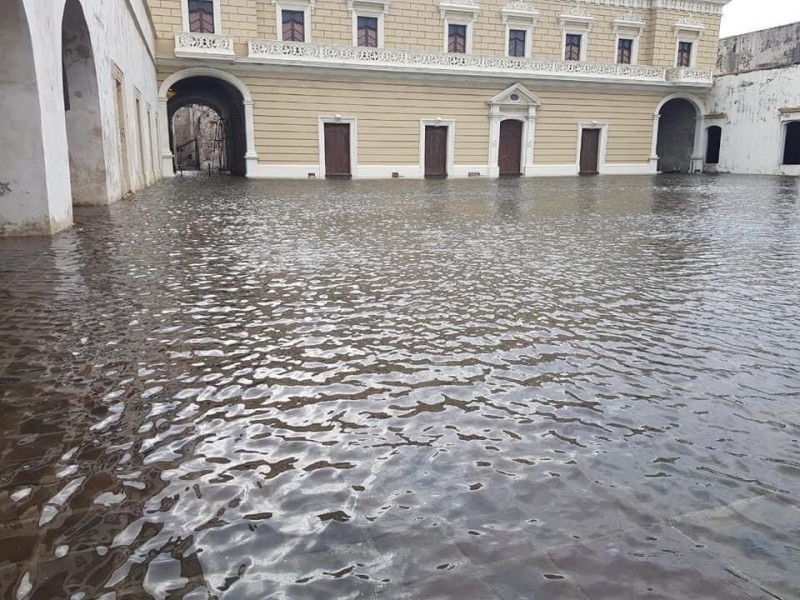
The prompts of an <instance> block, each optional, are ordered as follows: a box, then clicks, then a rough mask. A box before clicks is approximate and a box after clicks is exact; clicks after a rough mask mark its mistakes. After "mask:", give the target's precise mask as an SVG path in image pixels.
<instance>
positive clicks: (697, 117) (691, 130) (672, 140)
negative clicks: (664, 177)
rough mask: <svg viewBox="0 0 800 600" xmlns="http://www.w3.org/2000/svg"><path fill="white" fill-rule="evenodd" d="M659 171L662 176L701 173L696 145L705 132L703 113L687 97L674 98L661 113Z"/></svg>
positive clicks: (665, 104)
mask: <svg viewBox="0 0 800 600" xmlns="http://www.w3.org/2000/svg"><path fill="white" fill-rule="evenodd" d="M657 115H658V136H657V139H658V142H657V145H656V155H657V156H658V170H659V171H660V172H662V173H692V172H694V171H696V170H700V169H699V167H698V166H697V165H696V163H697V161H698V160H699V161H702V156H699V157H698V154H699V151H698V146H697V143H698V141H699V137H700V135H699V134H698V128H700V131H702V127H701V125H702V124H701V123H700V121H701V119H702V110H701V109H698V105H697V104H695V103H694V102H692V101H690V100H689V99H687V98H671V99H668V100H666V101H665V102H663V103H662V104H661V106H660V107H659V110H658V113H657Z"/></svg>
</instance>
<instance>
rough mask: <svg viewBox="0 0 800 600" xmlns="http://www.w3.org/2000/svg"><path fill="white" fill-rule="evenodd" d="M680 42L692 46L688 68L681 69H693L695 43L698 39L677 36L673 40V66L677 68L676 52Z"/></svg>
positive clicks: (695, 63) (695, 51) (695, 60)
mask: <svg viewBox="0 0 800 600" xmlns="http://www.w3.org/2000/svg"><path fill="white" fill-rule="evenodd" d="M682 42H686V43H689V44H691V45H692V52H691V54H689V66H688V67H683V68H684V69H694V68H695V65H697V42H698V38H696V37H691V36H678V38H677V39H676V40H675V59H674V62H675V66H676V67H678V50H679V49H680V45H681V43H682Z"/></svg>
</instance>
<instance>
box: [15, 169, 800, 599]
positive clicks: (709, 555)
mask: <svg viewBox="0 0 800 600" xmlns="http://www.w3.org/2000/svg"><path fill="white" fill-rule="evenodd" d="M799 185H800V184H798V181H797V180H796V179H782V178H766V177H750V178H746V177H732V176H731V177H716V178H714V177H703V176H695V177H670V176H660V177H655V178H650V177H640V178H639V177H625V178H615V177H606V178H591V179H585V178H583V179H578V178H575V179H562V180H556V179H533V180H501V181H487V180H482V181H478V180H472V181H443V182H424V181H384V182H369V181H356V182H325V181H309V182H264V181H261V182H257V181H246V180H237V179H210V180H209V179H206V178H187V179H176V180H173V181H169V182H164V183H162V184H159V185H157V186H155V187H153V188H151V189H150V190H148V191H146V192H143V193H141V194H138V195H136V196H134V197H133V198H131V199H130V200H127V201H124V202H121V203H118V204H116V205H114V206H112V207H110V208H93V209H85V208H81V209H79V210H78V211H77V213H76V226H75V228H74V229H73V230H70V231H67V232H65V233H62V234H60V235H58V236H56V237H54V238H52V239H44V238H41V239H16V240H12V239H5V240H0V314H2V320H1V321H0V416H1V417H2V418H1V419H0V598H3V599H5V598H11V599H14V600H23V599H29V598H30V599H55V598H59V599H60V598H69V599H71V600H91V599H101V600H111V599H116V600H122V599H127V600H132V599H139V598H159V599H161V598H187V599H203V600H205V599H210V598H218V599H222V598H225V599H237V600H238V599H251V598H253V599H264V598H286V599H292V600H294V599H333V598H336V599H339V598H343V599H345V598H380V599H387V600H394V599H415V600H416V599H425V600H427V599H439V598H441V599H475V600H496V599H503V600H506V599H513V600H522V599H525V600H530V599H544V600H587V599H588V600H599V599H603V600H621V599H639V598H646V599H664V600H677V599H684V598H686V599H703V600H706V599H712V600H716V599H719V600H732V599H740V598H741V599H761V598H766V599H774V598H779V599H782V600H788V599H797V598H800V500H798V498H800V300H799V299H800V187H799Z"/></svg>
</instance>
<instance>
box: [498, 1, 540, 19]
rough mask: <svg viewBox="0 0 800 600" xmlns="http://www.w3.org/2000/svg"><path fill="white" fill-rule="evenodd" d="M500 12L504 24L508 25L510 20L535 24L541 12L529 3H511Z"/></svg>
mask: <svg viewBox="0 0 800 600" xmlns="http://www.w3.org/2000/svg"><path fill="white" fill-rule="evenodd" d="M500 12H501V14H502V15H503V23H504V24H507V23H508V22H509V20H512V21H518V22H523V23H528V24H533V23H535V22H536V19H537V17H538V16H539V11H538V10H536V8H534V6H533V5H532V4H529V3H528V2H509V3H508V5H507V6H506V7H505V8H504V9H503V10H502V11H500Z"/></svg>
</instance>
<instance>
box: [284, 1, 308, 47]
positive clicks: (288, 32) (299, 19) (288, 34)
mask: <svg viewBox="0 0 800 600" xmlns="http://www.w3.org/2000/svg"><path fill="white" fill-rule="evenodd" d="M281 22H282V24H283V29H282V33H283V41H284V42H305V41H306V13H305V11H303V10H287V9H283V10H282V11H281Z"/></svg>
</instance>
